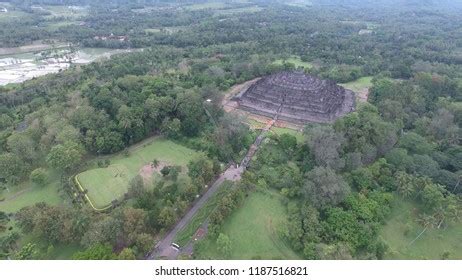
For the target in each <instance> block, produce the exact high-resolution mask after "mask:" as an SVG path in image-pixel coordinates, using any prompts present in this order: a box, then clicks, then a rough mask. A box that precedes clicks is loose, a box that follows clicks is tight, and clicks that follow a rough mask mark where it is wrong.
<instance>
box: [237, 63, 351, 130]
mask: <svg viewBox="0 0 462 280" xmlns="http://www.w3.org/2000/svg"><path fill="white" fill-rule="evenodd" d="M233 100H234V101H237V103H238V106H239V109H241V110H244V111H247V112H250V113H253V114H257V115H263V116H266V117H270V118H275V119H279V120H283V121H287V122H292V123H297V124H304V123H308V122H320V123H328V122H333V121H334V120H336V119H337V118H339V117H341V116H343V115H345V114H347V113H349V112H351V111H353V110H354V107H355V98H354V93H353V92H352V91H350V90H347V89H345V88H343V87H341V86H339V85H337V84H336V83H335V82H333V81H329V80H321V79H319V78H317V77H314V76H311V75H307V74H305V73H303V72H279V73H276V74H272V75H269V76H266V77H263V78H262V79H260V80H258V81H257V82H255V83H254V84H252V85H251V86H249V87H248V88H247V89H244V90H243V91H242V92H240V93H239V94H238V95H237V96H235V97H234V98H233Z"/></svg>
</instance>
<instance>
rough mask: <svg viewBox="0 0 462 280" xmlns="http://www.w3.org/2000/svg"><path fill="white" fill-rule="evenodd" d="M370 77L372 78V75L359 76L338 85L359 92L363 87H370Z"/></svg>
mask: <svg viewBox="0 0 462 280" xmlns="http://www.w3.org/2000/svg"><path fill="white" fill-rule="evenodd" d="M372 78H373V77H372V76H366V77H362V78H359V79H357V80H355V81H352V82H348V83H344V84H340V85H341V86H342V87H344V88H346V89H349V90H352V91H354V92H359V91H362V90H364V89H369V88H370V87H372Z"/></svg>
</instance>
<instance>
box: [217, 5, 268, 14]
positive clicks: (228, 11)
mask: <svg viewBox="0 0 462 280" xmlns="http://www.w3.org/2000/svg"><path fill="white" fill-rule="evenodd" d="M262 10H263V8H262V7H258V6H249V7H242V8H232V9H222V10H216V11H215V12H214V16H227V15H233V14H241V13H256V12H260V11H262Z"/></svg>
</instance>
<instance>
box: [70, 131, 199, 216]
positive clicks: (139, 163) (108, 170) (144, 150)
mask: <svg viewBox="0 0 462 280" xmlns="http://www.w3.org/2000/svg"><path fill="white" fill-rule="evenodd" d="M197 154H198V152H196V151H194V150H191V149H189V148H186V147H184V146H181V145H179V144H176V143H174V142H172V141H170V140H166V139H163V138H154V139H153V140H152V139H151V140H150V141H148V142H144V143H142V144H139V145H137V146H134V147H133V148H131V149H130V150H129V154H128V155H124V154H123V153H119V154H116V155H114V156H110V157H107V159H109V160H110V163H111V164H110V165H109V166H108V167H105V168H95V169H91V170H87V171H84V172H82V173H80V174H78V175H77V179H78V181H79V182H80V184H81V185H82V187H83V188H84V189H86V190H87V192H88V193H87V194H88V196H89V198H90V200H91V201H92V202H93V204H95V206H96V207H98V208H104V207H105V206H107V205H109V204H110V203H111V202H112V201H113V200H115V199H119V198H121V197H122V196H123V195H124V194H125V193H126V192H127V191H128V184H129V182H130V180H131V179H132V178H134V177H135V176H136V175H138V174H139V173H140V171H141V169H142V168H143V166H145V165H149V164H150V163H151V162H152V161H153V160H154V159H156V160H158V161H161V162H163V163H165V164H166V165H180V166H182V167H183V171H185V169H186V165H187V163H188V162H189V161H190V160H191V159H192V158H193V157H194V156H195V155H197ZM153 175H154V176H155V174H153Z"/></svg>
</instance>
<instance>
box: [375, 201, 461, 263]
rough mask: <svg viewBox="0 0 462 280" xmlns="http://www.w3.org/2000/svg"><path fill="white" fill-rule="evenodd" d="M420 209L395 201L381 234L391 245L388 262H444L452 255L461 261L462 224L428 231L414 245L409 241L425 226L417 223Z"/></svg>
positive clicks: (406, 202) (407, 202)
mask: <svg viewBox="0 0 462 280" xmlns="http://www.w3.org/2000/svg"><path fill="white" fill-rule="evenodd" d="M416 213H418V210H417V206H416V205H415V204H413V203H412V202H409V201H404V200H403V199H400V198H398V197H397V198H396V199H395V202H394V205H393V210H392V214H391V215H390V217H389V218H388V221H387V223H386V225H385V226H384V227H383V228H382V230H381V232H380V235H381V237H382V238H383V239H384V240H385V242H386V243H387V244H388V246H389V250H388V253H387V254H386V256H385V257H386V258H387V259H434V260H438V259H441V258H442V256H443V254H445V253H449V258H450V259H462V223H461V222H459V223H457V224H455V225H452V226H449V227H448V228H445V229H443V228H442V229H436V228H429V229H427V230H426V231H425V233H424V234H422V236H421V237H420V238H419V239H418V240H417V241H415V242H414V243H413V244H410V242H411V241H412V240H413V239H414V238H416V237H417V236H418V235H419V233H421V232H422V230H423V229H424V227H423V226H422V225H420V224H418V223H417V221H416V219H417V214H416Z"/></svg>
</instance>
